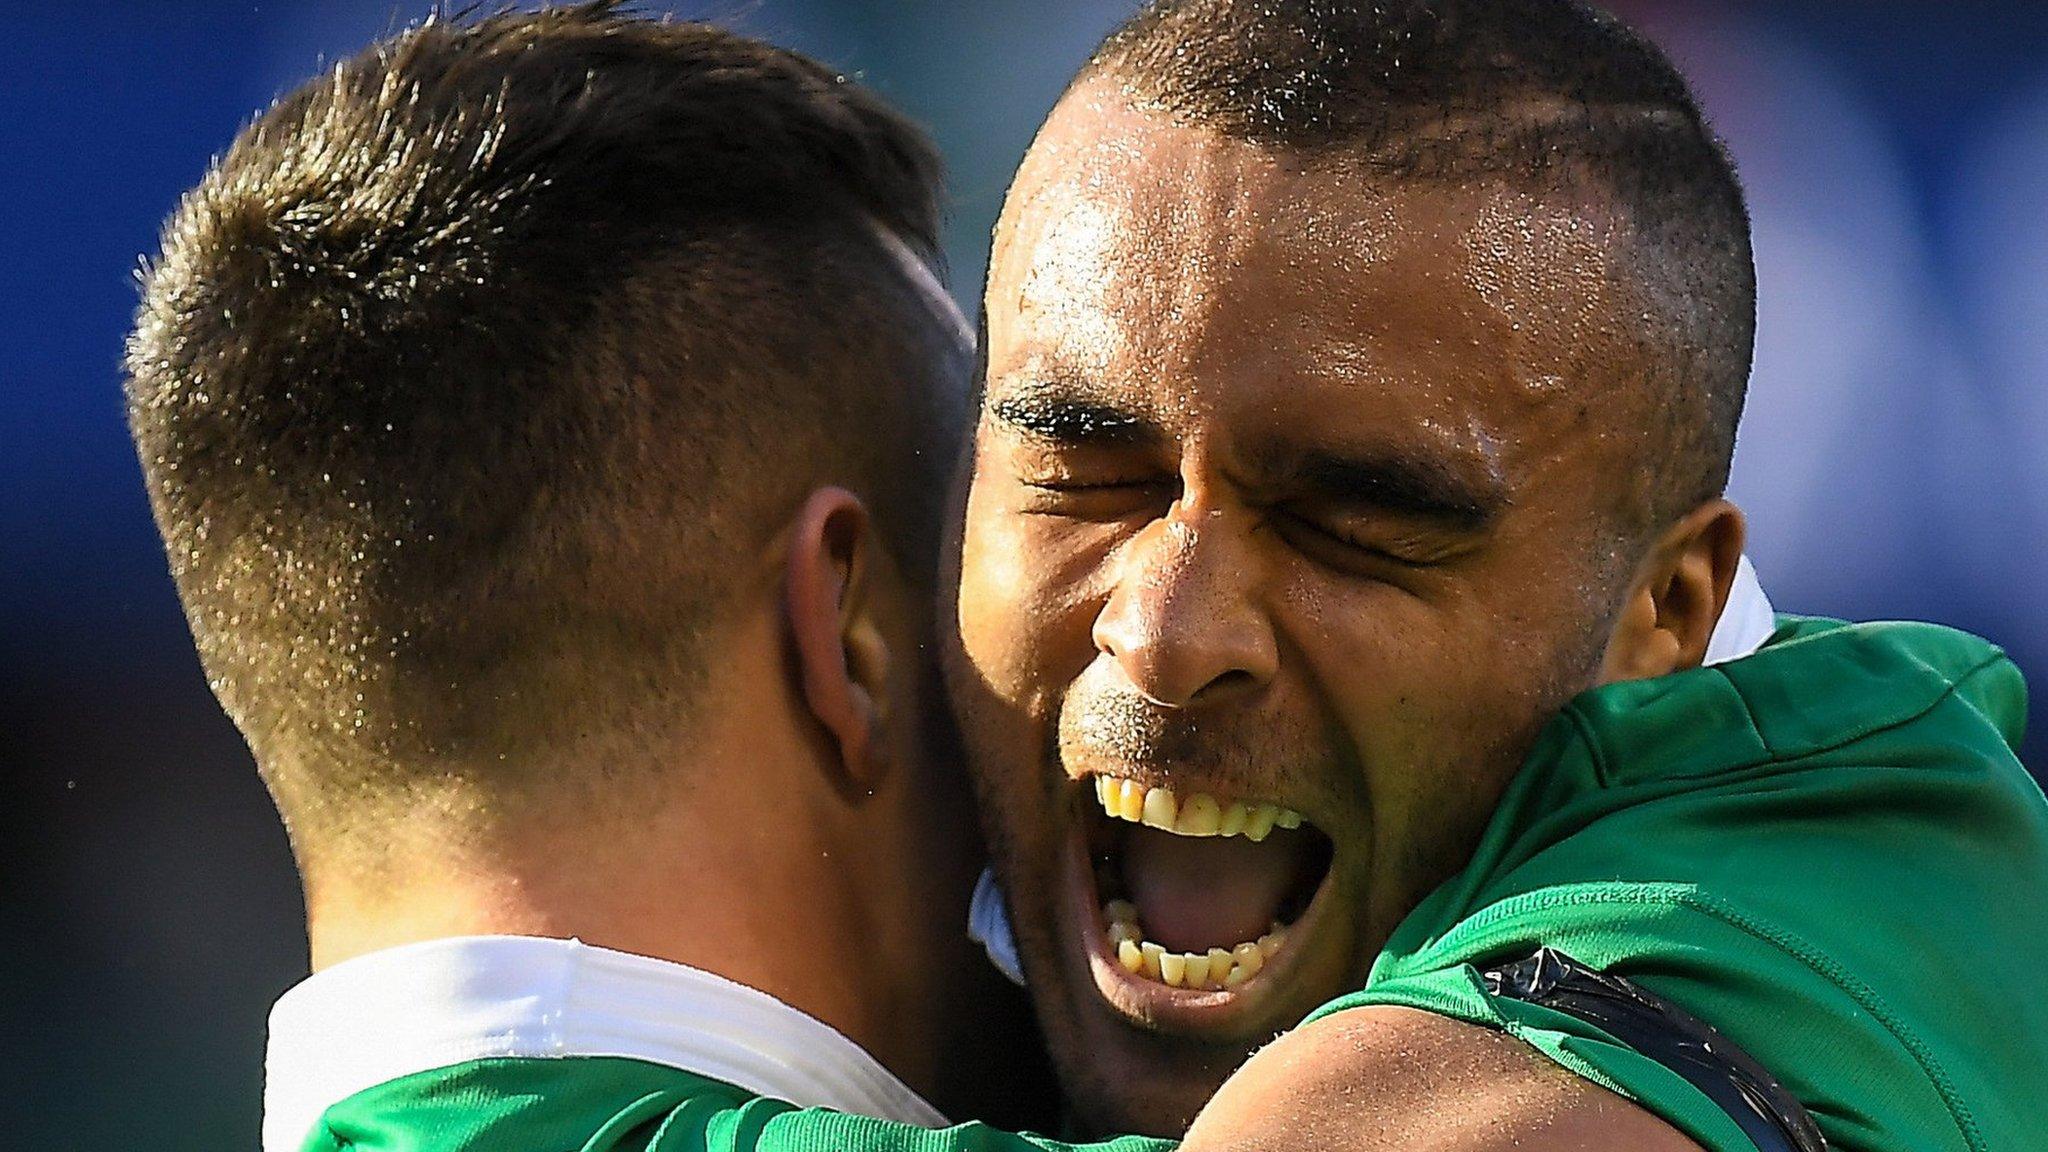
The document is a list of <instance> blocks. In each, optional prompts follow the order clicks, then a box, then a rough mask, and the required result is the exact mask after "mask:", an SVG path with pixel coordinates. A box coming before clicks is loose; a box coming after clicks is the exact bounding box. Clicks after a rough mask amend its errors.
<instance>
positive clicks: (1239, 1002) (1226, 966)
mask: <svg viewBox="0 0 2048 1152" xmlns="http://www.w3.org/2000/svg"><path fill="white" fill-rule="evenodd" d="M1083 784H1084V791H1083V792H1082V794H1081V796H1080V797H1079V798H1078V801H1077V802H1078V803H1079V805H1080V807H1081V809H1082V811H1081V813H1080V820H1079V825H1080V829H1081V831H1080V834H1079V835H1078V836H1077V837H1076V849H1077V851H1076V856H1077V860H1076V862H1075V869H1074V871H1075V875H1073V877H1072V879H1073V884H1072V885H1071V890H1072V891H1073V892H1074V894H1075V897H1076V900H1077V903H1080V902H1082V901H1085V907H1076V908H1075V909H1074V910H1073V911H1074V915H1075V919H1076V922H1078V923H1079V924H1080V925H1081V926H1082V937H1083V944H1084V947H1085V949H1086V951H1087V953H1088V960H1089V966H1090V969H1091V971H1092V974H1093V976H1094V978H1095V984H1096V987H1097V989H1098V990H1099V991H1100V992H1101V994H1102V996H1103V997H1104V999H1106V1000H1107V1001H1108V1002H1109V1003H1110V1004H1111V1006H1112V1007H1114V1008H1115V1009H1117V1010H1118V1011H1119V1012H1121V1013H1122V1014H1123V1015H1125V1016H1127V1017H1129V1018H1131V1019H1132V1020H1134V1021H1136V1022H1138V1023H1141V1024H1144V1025H1146V1026H1148V1027H1155V1028H1159V1029H1162V1030H1165V1031H1171V1032H1183V1033H1201V1034H1209V1035H1214V1036H1218V1037H1223V1036H1237V1035H1248V1034H1251V1033H1254V1032H1256V1031H1258V1030H1259V1029H1260V1028H1262V1027H1275V1028H1277V1027H1285V1026H1286V1025H1287V1024H1289V1023H1291V1022H1292V1021H1279V1022H1277V1023H1275V1022H1274V1021H1272V1020H1271V1019H1269V1018H1270V1017H1272V1016H1274V1015H1275V1013H1276V1010H1277V1006H1278V1005H1280V1004H1282V1003H1285V1002H1290V1001H1292V1000H1295V999H1298V998H1299V997H1298V996H1292V995H1288V994H1287V993H1288V987H1287V986H1288V985H1289V983H1290V979H1291V975H1292V973H1293V972H1294V970H1295V969H1297V968H1298V967H1300V964H1301V961H1300V957H1301V956H1302V955H1303V954H1304V953H1306V952H1308V951H1310V950H1311V945H1312V943H1313V941H1314V940H1315V938H1316V935H1317V933H1316V925H1317V921H1318V920H1319V916H1318V912H1319V910H1320V906H1321V904H1322V903H1323V900H1322V896H1323V894H1324V892H1325V891H1326V890H1327V889H1328V888H1329V887H1330V883H1329V878H1330V875H1331V872H1332V869H1331V861H1332V855H1333V851H1332V846H1331V841H1330V839H1329V837H1328V836H1326V835H1325V834H1324V833H1323V832H1322V831H1321V830H1319V829H1317V828H1316V827H1315V826H1314V825H1313V824H1312V823H1310V822H1309V821H1307V820H1306V819H1304V818H1303V817H1302V815H1301V814H1300V813H1299V812H1296V811H1294V810H1293V809H1291V808H1288V807H1286V806H1284V805H1282V804H1279V803H1274V802H1270V801H1265V800H1259V799H1252V798H1237V797H1229V796H1223V795H1218V794H1216V793H1215V792H1211V791H1190V792H1187V793H1185V794H1176V793H1175V791H1174V790H1173V789H1170V788H1167V787H1165V786H1164V785H1161V784H1155V785H1149V786H1148V785H1146V784H1143V783H1140V782H1139V781H1137V780H1134V779H1130V778H1127V777H1122V776H1113V775H1096V776H1093V777H1089V778H1086V779H1084V781H1083Z"/></svg>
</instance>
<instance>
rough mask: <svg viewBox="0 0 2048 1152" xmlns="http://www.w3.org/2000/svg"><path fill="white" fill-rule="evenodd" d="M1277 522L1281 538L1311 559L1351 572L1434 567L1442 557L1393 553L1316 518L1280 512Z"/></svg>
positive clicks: (1384, 547) (1276, 512) (1277, 514)
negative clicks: (1373, 567) (1370, 567)
mask: <svg viewBox="0 0 2048 1152" xmlns="http://www.w3.org/2000/svg"><path fill="white" fill-rule="evenodd" d="M1273 517H1274V520H1275V521H1276V522H1277V526H1278V528H1279V530H1280V534H1281V536H1282V537H1283V538H1284V539H1286V540H1287V542H1288V543H1289V544H1290V545H1292V546H1293V547H1294V548H1295V549H1296V550H1298V551H1300V552H1301V553H1302V554H1304V555H1306V556H1308V558H1309V559H1311V560H1314V561H1316V562H1317V563H1319V564H1323V565H1325V566H1326V567H1331V568H1335V569H1338V570H1339V571H1345V572H1351V571H1355V570H1357V569H1358V568H1359V567H1360V566H1362V565H1373V564H1382V565H1384V564H1391V565H1394V566H1396V567H1399V568H1404V569H1411V570H1417V569H1423V568H1428V567H1431V566H1432V565H1433V564H1434V563H1435V562H1436V560H1437V559H1439V558H1440V557H1436V556H1431V557H1429V558H1427V559H1418V558H1416V557H1415V556H1412V555H1405V554H1403V553H1401V552H1395V551H1390V550H1389V549H1388V548H1387V547H1386V546H1385V545H1384V544H1383V543H1382V542H1380V541H1373V540H1366V539H1363V538H1360V537H1356V536H1353V535H1350V534H1348V533H1346V532H1344V531H1343V530H1342V529H1339V528H1334V527H1331V526H1330V525H1328V524H1326V523H1324V522H1323V521H1321V520H1318V519H1316V518H1315V517H1313V516H1305V515H1302V514H1301V513H1299V512H1288V511H1284V510H1278V509H1276V510H1275V511H1274V512H1273Z"/></svg>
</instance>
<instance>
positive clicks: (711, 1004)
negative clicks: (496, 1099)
mask: <svg viewBox="0 0 2048 1152" xmlns="http://www.w3.org/2000/svg"><path fill="white" fill-rule="evenodd" d="M570 1056H623V1057H630V1058H633V1059H638V1060H645V1061H649V1062H652V1063H656V1064H663V1065H667V1066H669V1067H672V1068H679V1069H682V1070H683V1071H686V1072H691V1073H695V1074H697V1075H699V1076H704V1077H708V1078H710V1079H713V1080H718V1081H722V1082H724V1083H727V1084H732V1085H735V1086H737V1087H740V1088H744V1089H746V1090H748V1091H750V1092H754V1093H758V1094H760V1095H762V1096H769V1097H773V1098H776V1099H780V1100H787V1101H790V1102H791V1103H794V1104H798V1105H802V1106H804V1107H821V1108H831V1109H835V1110H837V1111H841V1112H848V1113H853V1114H856V1115H865V1116H874V1117H878V1118H881V1119H885V1120H895V1121H900V1122H902V1123H906V1124H914V1125H917V1126H919V1127H924V1128H937V1127H943V1126H944V1125H945V1124H946V1118H945V1117H944V1116H942V1115H940V1114H939V1112H938V1111H937V1110H936V1109H934V1108H933V1107H932V1106H931V1105H930V1104H928V1103H926V1102H925V1101H924V1100H923V1098H921V1097H919V1096H918V1094H917V1093H916V1092H914V1091H912V1090H911V1089H910V1088H909V1087H908V1086H907V1085H905V1084H904V1083H903V1082H902V1081H901V1080H898V1079H897V1078H896V1077H895V1076H894V1075H892V1074H891V1073H890V1072H889V1071H888V1069H886V1068H884V1067H882V1065H881V1064H880V1063H879V1062H878V1061H876V1060H875V1058H874V1057H872V1056H870V1055H868V1053H867V1052H866V1051H865V1050H864V1049H862V1048H861V1047H860V1046H859V1045H857V1044H855V1043H854V1042H853V1041H851V1040H849V1039H847V1038H846V1037H845V1036H844V1035H842V1034H840V1033H839V1032H838V1031H836V1030H834V1029H833V1028H832V1027H830V1026H829V1025H827V1024H825V1023H823V1022H822V1021H819V1020H817V1019H815V1018H813V1017H811V1016H809V1015H806V1014H805V1013H803V1012H801V1011H799V1010H798V1009H796V1008H792V1007H790V1006H789V1005H787V1004H784V1003H783V1002H782V1001H780V1000H777V999H776V998H775V997H773V996H770V995H768V994H767V993H765V992H760V991H757V990H755V989H753V988H748V987H746V986H745V985H742V984H736V983H734V982H732V981H731V980H727V979H725V978H724V977H722V976H717V975H714V974H712V973H710V972H705V971H703V970H701V969H697V968H691V967H688V966H686V965H682V964H674V963H670V962H668V961H665V960H655V959H651V958H649V957H645V956H634V955H631V954H628V953H625V952H614V951H612V950H610V949H608V948H596V947H592V946H590V945H588V944H584V943H582V942H581V941H578V940H549V939H541V938H538V937H527V936H466V937H455V938H450V939H445V940H432V941H427V942H425V943H421V944H411V945H407V946H405V947H401V948H392V949H388V950H386V951H382V952H374V953H371V954H369V955H366V956H359V957H356V958H355V959H352V960H348V961H345V962H343V963H341V964H337V965H335V966H334V967H332V968H329V969H326V970H324V971H322V972H319V973H316V974H314V975H313V976H311V977H309V978H307V979H306V980H304V981H302V982H300V983H299V984H298V985H297V986H295V987H293V988H292V989H291V990H290V991H288V992H286V993H285V994H284V996H283V997H282V998H280V999H279V1000H278V1002H277V1004H276V1005H275V1006H274V1007H273V1008H272V1009H271V1013H270V1046H269V1052H268V1055H267V1056H266V1058H265V1062H264V1063H265V1069H264V1080H265V1083H264V1101H263V1148H264V1152H296V1150H297V1149H298V1148H299V1147H300V1145H301V1144H302V1143H303V1142H304V1140H305V1139H306V1134H307V1133H308V1132H309V1131H311V1130H312V1128H313V1126H314V1125H315V1124H316V1123H318V1122H319V1120H320V1117H321V1114H322V1113H324V1112H325V1111H326V1110H327V1109H328V1108H329V1107H331V1106H332V1105H334V1104H336V1103H338V1102H340V1101H342V1100H345V1099H347V1098H348V1097H351V1096H353V1095H355V1094H356V1093H358V1092H362V1091H364V1090H366V1089H368V1088H372V1087H374V1086H376V1085H379V1084H382V1083H385V1082H387V1081H391V1080H396V1079H398V1078H400V1077H403V1076H410V1075H413V1074H414V1073H418V1072H424V1071H427V1070H429V1069H433V1068H444V1067H447V1066H449V1065H453V1064H460V1063H463V1062H465V1061H470V1060H479V1059H487V1058H495V1057H570Z"/></svg>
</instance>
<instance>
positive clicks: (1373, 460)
mask: <svg viewBox="0 0 2048 1152" xmlns="http://www.w3.org/2000/svg"><path fill="white" fill-rule="evenodd" d="M1290 473H1291V475H1292V478H1293V480H1294V482H1295V483H1296V484H1298V485H1300V486H1301V487H1303V488H1306V489H1308V490H1309V491H1310V493H1311V494H1313V495H1315V496H1319V497H1322V498H1324V499H1327V500H1331V501H1334V502H1337V503H1341V504H1352V505H1361V506H1366V507H1372V508H1378V509H1381V510H1384V511H1387V512H1392V513H1394V514H1396V515H1399V516H1407V517H1414V518H1419V519H1424V520H1434V521H1437V522H1439V523H1441V524H1444V525H1445V526H1447V527H1450V528H1455V529H1457V530H1459V531H1462V532H1477V531H1479V530H1480V529H1482V528H1485V527H1486V526H1487V525H1488V524H1490V523H1491V522H1492V521H1493V518H1494V516H1495V515H1496V514H1497V513H1498V512H1499V511H1500V510H1501V508H1502V507H1504V506H1505V505H1506V504H1507V502H1508V500H1507V494H1506V492H1504V491H1503V490H1502V488H1501V486H1500V485H1499V483H1498V482H1497V481H1496V482H1493V483H1488V484H1485V485H1481V486H1475V485H1474V484H1473V482H1472V481H1471V480H1469V479H1467V478H1466V477H1464V476H1461V475H1459V474H1458V473H1457V472H1455V471H1453V470H1451V469H1449V468H1447V467H1445V466H1444V465H1443V464H1442V463H1440V462H1438V461H1434V460H1429V459H1424V458H1422V457H1418V456H1414V455H1410V454H1407V453H1400V452H1390V453H1381V454H1375V455H1370V456H1337V455H1332V454H1329V453H1323V452H1313V453H1310V454H1308V455H1306V456H1304V457H1303V458H1302V459H1301V460H1300V461H1298V462H1297V463H1296V465H1295V467H1294V468H1293V469H1291V470H1290Z"/></svg>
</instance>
